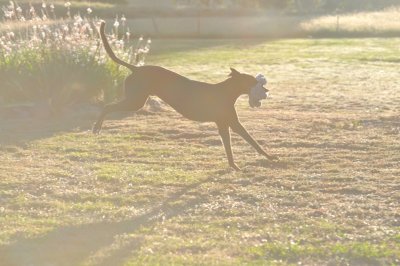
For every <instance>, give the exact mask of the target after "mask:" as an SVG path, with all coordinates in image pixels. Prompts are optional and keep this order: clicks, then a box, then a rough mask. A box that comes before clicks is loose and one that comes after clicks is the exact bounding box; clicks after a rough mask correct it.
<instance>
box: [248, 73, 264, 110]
mask: <svg viewBox="0 0 400 266" xmlns="http://www.w3.org/2000/svg"><path fill="white" fill-rule="evenodd" d="M256 79H257V81H258V83H257V85H256V86H254V87H253V88H251V90H250V93H249V105H250V107H251V108H256V107H261V100H265V99H267V98H268V90H267V89H266V88H264V86H265V85H267V79H266V78H265V76H264V75H262V74H258V75H257V76H256Z"/></svg>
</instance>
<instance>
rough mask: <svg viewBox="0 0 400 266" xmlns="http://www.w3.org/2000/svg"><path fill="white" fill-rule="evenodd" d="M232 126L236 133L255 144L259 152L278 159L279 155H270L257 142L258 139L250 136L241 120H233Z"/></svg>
mask: <svg viewBox="0 0 400 266" xmlns="http://www.w3.org/2000/svg"><path fill="white" fill-rule="evenodd" d="M230 127H231V128H232V130H233V131H234V132H235V133H237V134H239V136H241V137H242V138H243V139H244V140H246V141H247V143H249V144H250V145H251V146H253V147H254V148H255V149H256V150H257V151H258V153H260V154H262V155H264V156H265V157H267V158H268V159H269V160H278V157H276V156H273V155H269V154H268V153H267V152H266V151H264V150H263V148H261V146H260V145H259V144H258V143H257V141H256V140H255V139H253V137H252V136H250V134H249V133H248V132H247V130H246V129H245V128H244V127H243V126H242V124H241V123H240V122H239V120H236V121H235V122H233V123H232V124H231V126H230Z"/></svg>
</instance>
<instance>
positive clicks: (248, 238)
mask: <svg viewBox="0 0 400 266" xmlns="http://www.w3.org/2000/svg"><path fill="white" fill-rule="evenodd" d="M229 43H230V44H227V42H226V41H224V40H214V41H204V40H203V41H200V40H181V41H176V40H174V41H168V40H162V41H161V40H159V41H156V42H155V47H154V53H153V54H152V56H151V58H150V60H151V62H152V63H154V64H160V65H163V66H166V67H168V68H170V69H172V70H175V71H178V72H179V73H182V74H185V75H187V76H189V77H192V78H196V79H199V80H204V81H219V80H222V79H223V78H224V77H225V75H226V74H227V73H228V69H229V66H236V67H237V68H239V69H240V70H245V71H246V72H249V73H254V74H256V73H257V72H264V73H265V74H267V76H268V77H269V81H270V85H269V86H270V89H271V92H272V95H273V98H272V99H271V100H269V101H268V102H267V103H265V105H264V107H263V108H262V109H258V110H252V109H249V108H248V107H247V103H246V99H245V98H243V99H241V100H240V101H239V103H238V112H239V115H240V117H241V120H242V121H243V124H244V125H245V126H246V127H247V128H248V130H249V131H250V132H251V133H252V134H253V135H254V136H255V137H256V138H257V139H258V140H259V141H260V143H261V144H262V145H263V146H264V147H268V148H269V149H270V150H271V151H272V152H273V153H275V154H278V155H279V156H280V157H281V159H282V160H281V162H279V163H272V162H269V161H267V160H265V159H264V158H262V157H260V156H258V155H257V154H256V153H255V151H254V150H253V149H251V148H250V147H249V146H248V145H247V144H246V143H244V141H242V140H241V139H239V138H238V137H237V136H234V138H233V143H234V144H233V145H234V151H235V155H236V160H237V163H238V164H239V165H240V166H241V167H243V169H244V170H243V171H242V172H233V171H231V170H230V169H228V168H227V163H226V161H225V155H224V151H223V148H222V146H221V143H220V140H219V137H218V135H217V132H216V128H215V126H214V125H212V124H199V123H195V122H191V121H188V120H185V119H183V118H181V117H180V116H179V115H177V114H176V113H175V112H174V111H172V110H170V109H169V108H167V107H163V110H164V111H162V112H157V113H152V112H150V113H149V112H141V113H139V114H136V115H134V116H130V117H125V118H123V117H120V116H115V117H114V118H117V119H116V120H109V121H107V122H106V124H105V128H104V131H103V134H102V135H100V136H98V137H97V136H93V135H91V134H90V132H89V129H90V125H91V123H92V121H93V120H94V119H95V116H96V113H97V112H95V110H94V111H93V110H89V109H84V110H81V111H78V110H76V109H75V111H74V112H73V113H71V114H70V115H66V117H65V118H64V119H63V120H61V121H41V122H40V121H38V120H22V121H17V120H7V122H6V123H3V124H2V127H1V132H0V136H1V139H0V140H1V150H2V153H1V154H0V160H1V162H2V164H1V165H0V175H1V177H2V178H1V179H0V187H1V189H0V208H1V209H0V212H1V216H0V232H1V234H0V241H1V242H2V243H3V248H1V251H0V258H1V261H3V262H4V261H5V262H7V263H16V264H17V265H26V264H33V265H44V264H46V263H48V264H56V265H71V264H72V265H77V264H85V265H122V264H126V265H143V264H149V265H154V264H177V265H180V264H186V265H187V264H204V265H210V264H225V265H232V264H237V265H238V264H244V263H250V264H260V265H264V264H272V265H274V264H275V265H286V264H297V263H300V262H301V263H302V264H305V265H327V264H330V265H336V264H342V263H343V264H344V263H349V264H352V265H387V264H398V263H399V260H400V242H399V241H400V230H399V226H400V216H399V213H400V204H399V202H400V194H399V190H400V187H399V176H400V170H399V165H400V154H399V150H400V142H399V136H400V135H399V134H400V120H399V113H400V109H399V107H400V106H399V102H400V98H399V97H400V93H399V91H400V88H399V85H398V82H397V76H398V67H397V63H396V61H395V60H397V57H398V51H397V47H398V46H399V44H400V41H399V40H398V39H390V40H384V39H365V40H287V41H276V42H264V41H261V40H252V41H246V42H242V41H237V42H235V43H232V42H229ZM68 117H69V119H67V118H68Z"/></svg>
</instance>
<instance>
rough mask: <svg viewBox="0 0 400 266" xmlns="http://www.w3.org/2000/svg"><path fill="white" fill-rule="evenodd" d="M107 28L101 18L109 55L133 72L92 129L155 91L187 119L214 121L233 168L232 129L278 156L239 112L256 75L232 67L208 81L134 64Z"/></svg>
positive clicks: (139, 105)
mask: <svg viewBox="0 0 400 266" xmlns="http://www.w3.org/2000/svg"><path fill="white" fill-rule="evenodd" d="M104 28H105V23H104V22H102V24H101V27H100V34H101V38H102V41H103V44H104V47H105V49H106V51H107V53H108V55H109V56H110V57H111V59H112V60H113V61H115V62H116V63H118V64H120V65H122V66H125V67H127V68H129V69H130V70H131V71H132V72H133V74H131V75H130V76H128V77H127V78H126V80H125V98H124V99H123V100H122V101H120V102H117V103H113V104H110V105H106V106H105V107H104V110H103V111H102V113H101V115H100V117H99V119H98V120H97V122H96V124H95V125H94V127H93V133H95V134H97V133H99V132H100V130H101V126H102V123H103V120H104V118H105V116H106V115H107V114H108V113H111V112H116V111H138V110H139V109H141V108H142V107H143V106H144V104H145V103H146V100H147V98H148V97H149V96H151V95H152V96H158V97H159V98H161V99H162V100H163V101H164V102H166V103H168V104H169V105H170V106H171V107H172V108H174V109H175V110H176V111H177V112H179V113H180V114H182V115H183V116H184V117H186V118H188V119H191V120H195V121H200V122H215V123H216V124H217V127H218V131H219V134H220V135H221V138H222V141H223V143H224V147H225V151H226V154H227V156H228V161H229V165H230V166H231V167H232V168H234V169H236V170H240V168H239V167H238V166H237V165H236V164H235V162H234V161H233V154H232V148H231V136H230V129H232V130H233V131H234V132H236V133H237V134H239V135H240V136H241V137H242V138H244V139H245V140H246V141H247V142H248V143H249V144H251V145H252V146H253V147H254V148H255V149H256V150H257V151H258V152H259V153H260V154H262V155H264V156H266V157H267V158H268V159H270V160H274V159H276V157H275V156H271V155H269V154H267V153H266V152H265V151H264V150H263V149H262V148H261V147H260V145H259V144H258V143H257V142H256V141H255V140H254V139H253V138H252V137H251V136H250V135H249V133H248V132H247V131H246V129H245V128H244V127H243V126H242V124H241V123H240V121H239V118H238V116H237V114H236V110H235V102H236V100H237V99H238V98H239V96H241V95H243V94H249V93H250V90H251V89H252V88H253V87H255V86H256V85H257V84H258V83H259V82H258V80H257V79H256V78H255V77H252V76H250V75H247V74H242V73H239V72H238V71H236V70H235V69H232V68H231V74H230V77H229V78H228V79H227V80H225V81H223V82H221V83H217V84H209V83H204V82H199V81H194V80H190V79H188V78H185V77H183V76H181V75H179V74H176V73H174V72H172V71H169V70H167V69H164V68H162V67H158V66H141V67H137V66H133V65H131V64H128V63H126V62H124V61H122V60H120V59H119V58H117V57H116V56H115V54H114V52H113V51H112V49H111V47H110V45H109V43H108V40H107V38H106V35H105V31H104ZM265 83H266V82H265ZM261 87H262V88H263V91H264V93H263V96H262V98H264V99H265V98H266V97H267V92H268V91H267V89H265V88H264V87H263V86H261ZM260 100H261V99H258V100H256V102H255V103H254V99H253V100H252V102H253V104H254V105H255V106H257V107H258V106H260V105H261V103H260Z"/></svg>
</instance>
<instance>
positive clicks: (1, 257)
mask: <svg viewBox="0 0 400 266" xmlns="http://www.w3.org/2000/svg"><path fill="white" fill-rule="evenodd" d="M228 173H231V172H230V170H226V171H219V172H215V173H214V174H213V176H212V177H208V178H206V179H203V180H202V181H199V182H197V183H194V184H191V185H188V186H185V187H183V188H182V189H180V190H179V191H177V192H175V193H173V194H172V195H171V196H169V197H168V198H167V199H166V200H165V201H164V202H162V203H161V204H160V205H158V206H155V207H154V208H152V209H150V210H149V211H148V212H146V213H144V214H142V215H139V216H137V217H135V218H133V219H130V220H126V221H120V222H100V223H96V224H87V225H82V226H76V227H74V226H71V227H64V228H60V229H56V230H54V231H52V232H50V233H48V234H46V235H44V236H41V237H38V238H34V239H25V238H22V239H20V240H17V241H16V242H15V243H14V244H11V245H10V246H6V247H3V248H0V261H1V262H2V263H4V264H3V265H10V266H11V265H81V264H82V263H87V260H88V259H90V256H91V255H93V254H95V253H96V252H98V251H100V250H102V249H104V248H107V247H109V246H110V245H112V244H113V243H114V241H115V238H116V237H117V236H120V235H124V234H133V233H135V232H136V231H137V230H139V229H140V228H143V227H149V226H152V225H155V224H156V223H158V222H161V221H164V220H166V219H170V218H173V217H176V216H178V215H180V214H183V213H185V212H187V211H189V210H191V209H192V208H194V207H195V206H196V205H198V204H201V203H205V202H207V201H209V200H210V197H209V195H208V194H207V190H204V191H201V186H202V185H204V184H207V183H211V182H215V183H224V184H225V183H227V182H233V180H232V179H229V178H223V176H224V175H225V174H228ZM214 176H216V177H214ZM142 242H143V237H142V238H138V239H136V240H133V241H131V242H130V243H129V244H128V245H125V246H123V247H122V248H118V249H116V250H112V251H111V254H107V256H106V258H103V259H101V260H100V261H96V262H95V264H96V265H121V264H123V262H124V261H125V260H126V259H127V258H128V257H129V256H130V255H131V254H132V252H133V251H135V250H138V249H139V248H140V247H141V245H142ZM109 253H110V252H109Z"/></svg>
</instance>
